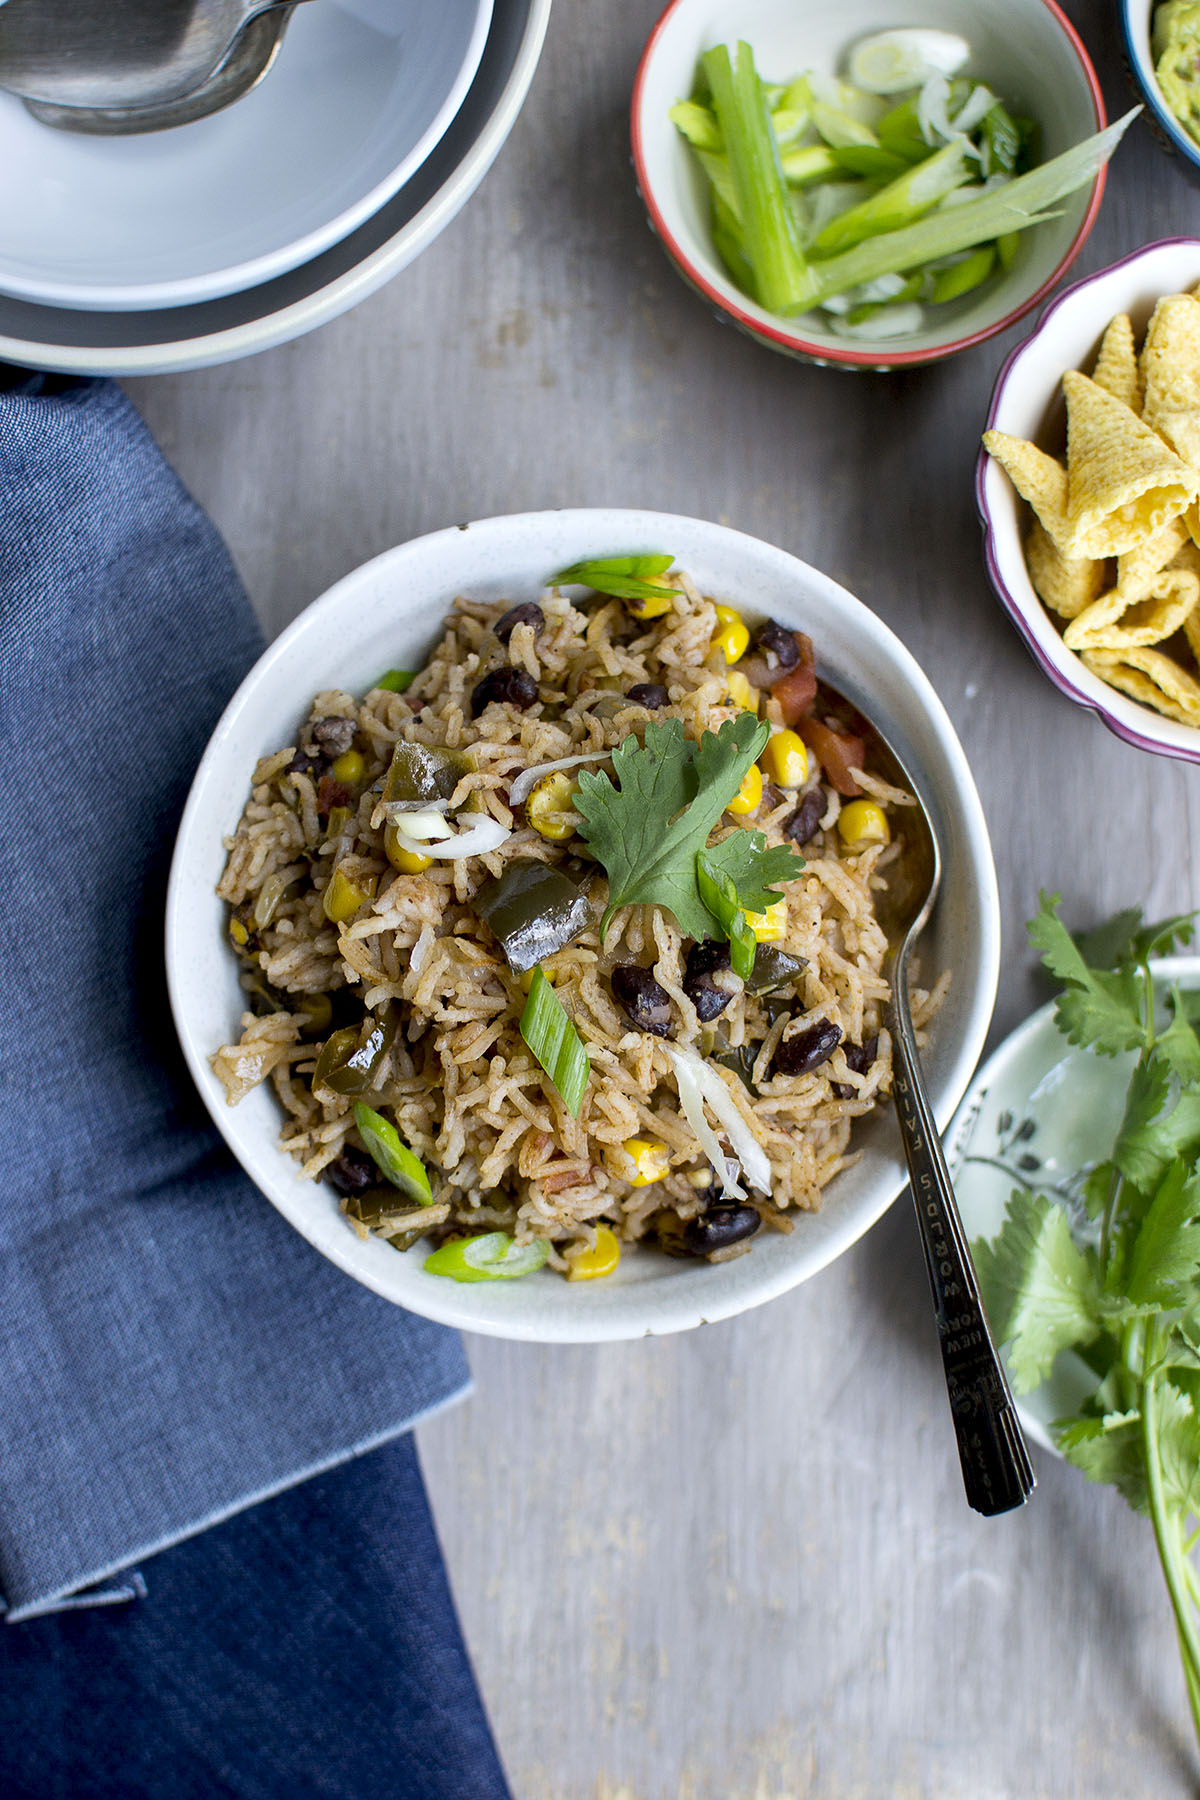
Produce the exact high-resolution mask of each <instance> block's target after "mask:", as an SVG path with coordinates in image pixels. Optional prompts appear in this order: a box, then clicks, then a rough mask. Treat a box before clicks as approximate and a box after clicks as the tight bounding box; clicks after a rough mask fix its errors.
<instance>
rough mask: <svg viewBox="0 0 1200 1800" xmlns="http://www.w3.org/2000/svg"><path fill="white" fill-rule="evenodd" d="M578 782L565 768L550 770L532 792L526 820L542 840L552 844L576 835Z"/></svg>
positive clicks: (527, 804) (526, 804) (528, 800)
mask: <svg viewBox="0 0 1200 1800" xmlns="http://www.w3.org/2000/svg"><path fill="white" fill-rule="evenodd" d="M576 785H577V784H576V782H575V781H574V780H573V779H572V777H571V776H570V775H568V774H567V771H566V770H565V769H551V771H550V773H549V774H548V775H543V776H542V778H541V780H540V781H537V782H535V783H534V785H533V787H532V788H531V789H530V790H529V797H528V799H527V800H526V802H525V817H526V819H527V820H528V821H529V823H530V824H531V825H532V826H533V829H534V830H535V831H536V832H537V833H538V835H539V836H540V837H544V838H546V839H547V840H548V841H549V842H550V843H552V844H561V843H562V842H563V840H564V838H569V837H573V836H574V835H575V820H576V817H577V815H576V812H575V809H574V807H573V806H572V805H571V796H572V794H573V793H574V792H575V789H576Z"/></svg>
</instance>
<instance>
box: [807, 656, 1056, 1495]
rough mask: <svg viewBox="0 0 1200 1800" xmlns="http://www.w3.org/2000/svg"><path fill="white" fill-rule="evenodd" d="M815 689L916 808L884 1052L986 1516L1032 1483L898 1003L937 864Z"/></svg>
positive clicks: (834, 697)
mask: <svg viewBox="0 0 1200 1800" xmlns="http://www.w3.org/2000/svg"><path fill="white" fill-rule="evenodd" d="M821 685H822V690H823V692H824V695H825V696H826V697H827V698H828V699H830V700H831V701H832V702H834V703H835V706H836V707H837V708H839V709H848V710H849V711H851V712H853V713H854V714H855V721H854V729H855V731H857V732H858V733H859V734H860V735H862V736H864V737H865V738H866V740H867V743H868V751H867V755H866V757H865V758H864V760H865V762H866V765H867V766H868V767H869V768H870V769H871V770H872V771H873V772H875V773H877V774H879V775H881V776H882V777H883V778H884V780H885V781H890V782H891V783H893V785H894V786H896V787H900V788H904V789H905V790H906V791H907V792H908V793H910V794H911V795H912V796H913V798H914V799H915V800H916V803H917V804H916V805H915V806H913V807H906V808H905V809H904V821H905V829H904V839H905V843H904V853H903V855H902V856H901V857H899V858H898V859H897V860H896V861H895V862H894V863H892V864H891V866H890V868H889V871H888V874H889V879H888V883H887V886H886V887H885V888H883V889H881V890H880V894H879V898H878V901H877V910H878V915H879V921H880V924H881V925H882V927H883V929H884V931H885V932H886V934H887V939H888V946H889V949H888V969H889V975H890V980H891V989H892V997H891V1001H890V1003H889V1006H888V1009H887V1023H888V1029H889V1030H890V1032H891V1034H892V1044H893V1060H892V1093H893V1096H894V1098H895V1101H896V1113H897V1116H898V1118H899V1121H900V1136H901V1140H902V1142H903V1144H904V1160H905V1162H906V1163H907V1164H908V1174H909V1181H910V1184H911V1188H912V1196H913V1202H914V1204H915V1206H916V1209H917V1223H918V1225H919V1226H920V1230H921V1243H922V1247H923V1248H924V1251H925V1266H926V1268H927V1269H928V1271H929V1285H930V1287H931V1288H932V1290H933V1304H934V1312H935V1316H936V1319H937V1330H938V1341H939V1343H940V1345H941V1350H942V1366H943V1369H944V1371H945V1376H946V1389H947V1392H948V1393H949V1396H950V1411H951V1414H952V1416H953V1419H954V1429H955V1433H956V1434H957V1437H958V1454H959V1460H960V1462H961V1464H962V1472H963V1483H964V1485H965V1487H966V1490H967V1499H968V1501H969V1502H970V1504H971V1505H972V1506H973V1507H974V1508H975V1511H976V1512H979V1513H984V1514H985V1515H987V1516H989V1517H991V1516H993V1515H994V1514H996V1513H1003V1512H1009V1511H1011V1510H1012V1508H1013V1507H1015V1506H1021V1505H1023V1504H1024V1502H1025V1501H1026V1500H1027V1499H1028V1498H1029V1496H1030V1494H1031V1493H1032V1491H1033V1487H1034V1482H1035V1477H1034V1473H1033V1467H1032V1464H1031V1463H1030V1461H1029V1453H1028V1451H1027V1450H1026V1448H1025V1440H1024V1438H1023V1437H1022V1436H1021V1427H1020V1425H1019V1424H1018V1422H1017V1411H1016V1407H1015V1405H1014V1404H1013V1397H1012V1394H1011V1392H1010V1391H1009V1386H1008V1381H1007V1378H1006V1377H1005V1374H1004V1369H1003V1366H1002V1365H1001V1362H1000V1358H999V1356H998V1355H997V1353H996V1347H995V1344H994V1343H993V1342H992V1335H991V1332H990V1330H989V1328H988V1322H987V1317H986V1315H985V1313H984V1310H983V1303H982V1301H981V1299H980V1297H979V1284H978V1282H977V1280H976V1277H975V1269H974V1266H973V1265H972V1262H971V1252H970V1250H969V1249H968V1247H967V1239H966V1234H965V1233H964V1231H963V1227H962V1220H961V1219H960V1217H959V1213H958V1205H957V1203H956V1201H955V1198H954V1188H953V1186H952V1184H951V1181H950V1173H949V1170H948V1169H947V1167H946V1159H945V1157H944V1155H943V1154H942V1145H941V1139H940V1137H939V1136H938V1129H937V1125H936V1123H935V1121H934V1117H933V1113H932V1111H931V1110H930V1106H929V1101H928V1099H927V1097H926V1094H925V1084H924V1080H923V1078H922V1075H921V1065H920V1060H919V1057H918V1054H917V1042H916V1036H915V1033H914V1031H913V1022H912V1012H911V1010H910V1007H909V1001H908V965H909V955H910V952H911V950H912V947H913V944H914V943H915V941H916V939H917V937H918V936H919V935H920V933H921V931H922V930H923V929H924V927H925V925H926V923H927V921H928V919H929V915H930V913H931V912H932V911H933V905H934V901H935V900H936V899H937V895H938V887H939V885H940V883H941V878H942V865H941V856H940V854H939V852H938V843H937V838H936V836H935V835H934V830H933V825H932V823H931V821H930V817H929V814H928V812H927V811H926V808H925V804H924V801H923V800H922V799H921V794H920V790H919V788H918V787H917V784H916V782H915V781H914V780H913V778H912V775H911V774H910V773H909V771H908V769H906V768H905V766H904V764H903V762H902V761H901V759H900V757H899V756H898V755H897V754H896V751H895V750H894V749H893V747H892V745H891V744H890V743H889V742H888V741H887V739H886V738H885V737H884V735H883V733H882V732H881V731H880V730H879V729H878V727H877V726H875V725H873V724H871V722H870V721H869V720H863V719H862V716H861V714H858V713H857V709H856V708H854V707H853V706H852V704H851V703H850V702H848V701H846V700H845V699H844V698H843V697H842V696H841V695H839V694H837V692H836V691H835V690H834V689H832V688H829V687H827V686H826V684H825V683H822V684H821Z"/></svg>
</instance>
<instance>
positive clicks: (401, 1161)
mask: <svg viewBox="0 0 1200 1800" xmlns="http://www.w3.org/2000/svg"><path fill="white" fill-rule="evenodd" d="M354 1123H355V1124H356V1125H357V1126H358V1134H359V1136H360V1137H361V1138H362V1141H363V1143H364V1144H365V1145H366V1147H367V1150H368V1152H369V1153H370V1156H371V1158H372V1160H373V1161H374V1163H375V1166H376V1168H377V1169H378V1170H379V1171H380V1173H381V1174H383V1175H386V1176H387V1178H388V1180H389V1181H390V1182H391V1183H392V1185H393V1187H398V1188H399V1189H400V1192H401V1193H402V1194H407V1195H408V1197H409V1199H410V1200H415V1201H416V1203H417V1205H418V1206H431V1205H432V1204H433V1191H432V1189H431V1188H430V1186H429V1177H428V1175H427V1174H426V1173H425V1166H424V1164H423V1163H422V1162H421V1159H420V1157H419V1156H414V1155H413V1153H412V1151H411V1150H410V1149H409V1147H408V1145H407V1144H405V1143H403V1142H401V1138H400V1133H399V1132H398V1131H397V1130H396V1127H395V1126H394V1125H390V1124H389V1123H388V1121H387V1120H386V1119H385V1118H383V1117H382V1116H381V1115H380V1114H379V1113H377V1112H372V1111H371V1108H370V1107H369V1106H364V1105H363V1103H362V1101H361V1100H360V1101H359V1102H358V1103H357V1105H356V1106H355V1108H354Z"/></svg>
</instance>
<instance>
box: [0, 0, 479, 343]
mask: <svg viewBox="0 0 1200 1800" xmlns="http://www.w3.org/2000/svg"><path fill="white" fill-rule="evenodd" d="M491 10H492V0H440V4H439V5H438V6H436V7H430V6H425V5H423V4H421V0H313V3H312V4H308V5H303V6H298V7H297V8H296V11H295V15H294V17H293V18H292V20H291V23H290V24H289V26H288V30H287V33H286V36H285V38H284V41H283V44H282V46H281V49H280V52H279V56H278V58H277V60H276V62H275V64H274V66H273V68H272V69H271V70H270V72H269V74H268V75H267V77H266V79H265V80H264V81H263V82H262V83H261V84H260V85H259V86H258V87H257V88H255V89H254V90H253V92H251V93H249V94H247V95H246V96H245V97H244V98H243V99H241V100H239V101H237V102H236V103H235V104H234V105H232V106H230V107H228V108H227V109H226V110H224V111H223V112H219V113H215V114H213V115H212V116H211V117H209V118H207V119H199V120H197V121H196V122H195V123H194V124H191V125H182V126H178V127H176V128H175V129H174V130H171V131H161V132H148V133H145V134H142V135H138V136H133V137H90V136H86V135H80V134H77V133H74V132H67V131H57V130H54V129H52V128H50V127H48V126H46V125H42V124H40V123H39V122H38V121H37V120H36V119H35V118H34V117H33V116H32V114H30V113H29V112H27V111H26V109H25V107H24V106H23V105H22V103H21V102H20V101H19V100H18V99H16V98H15V97H14V96H13V95H11V94H4V93H0V168H3V169H4V170H5V177H6V178H5V180H4V181H3V182H2V183H0V290H2V291H3V292H5V293H7V294H11V295H14V296H16V297H19V298H21V299H25V300H32V301H39V302H42V303H44V304H48V305H51V306H65V307H82V308H87V309H93V308H99V309H108V310H111V309H116V310H126V309H131V308H145V307H167V306H183V305H186V304H188V303H190V302H193V301H198V300H207V299H211V298H213V297H214V296H215V295H219V294H228V293H232V292H234V291H235V290H236V289H239V288H245V287H251V286H253V285H254V284H255V283H257V282H264V281H269V280H271V279H272V277H274V276H277V275H280V274H282V273H283V272H284V271H285V270H287V269H292V268H295V267H296V266H297V265H298V264H300V263H302V262H305V261H306V260H307V259H308V258H310V257H314V256H317V255H319V254H320V252H321V251H322V250H325V249H327V248H328V247H329V245H330V244H333V243H336V242H337V240H338V239H339V238H343V237H345V236H346V235H347V233H348V232H351V231H353V229H354V228H355V226H357V225H360V224H361V223H362V222H363V220H364V219H367V218H369V217H370V215H371V214H372V213H373V212H375V211H377V210H378V208H379V207H380V206H382V205H383V203H384V202H385V201H386V200H388V199H389V198H390V197H391V195H393V194H394V193H396V192H397V190H398V189H399V188H401V187H402V186H403V185H404V183H405V182H406V181H407V180H408V179H409V177H410V176H411V175H413V174H414V173H415V171H416V170H417V169H419V167H420V166H421V163H422V162H423V161H424V160H425V158H426V157H427V156H428V155H429V153H430V151H431V150H432V149H433V148H434V146H435V145H436V144H437V143H438V141H439V139H440V138H441V137H442V136H443V135H444V133H445V131H446V129H447V127H448V126H449V124H450V122H451V120H452V119H453V118H454V115H455V114H456V112H457V111H458V109H459V107H460V106H461V105H462V102H463V100H464V98H465V96H466V93H467V90H468V88H469V87H470V85H471V82H472V80H473V78H474V76H475V71H476V69H477V68H478V66H479V60H480V57H481V56H482V54H483V47H484V44H485V42H486V40H487V33H488V25H489V22H490V18H491Z"/></svg>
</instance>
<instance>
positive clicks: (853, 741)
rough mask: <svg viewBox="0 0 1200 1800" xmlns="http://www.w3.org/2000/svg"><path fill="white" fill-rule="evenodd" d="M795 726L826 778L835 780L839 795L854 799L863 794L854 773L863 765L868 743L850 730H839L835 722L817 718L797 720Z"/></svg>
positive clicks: (834, 784)
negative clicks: (829, 723)
mask: <svg viewBox="0 0 1200 1800" xmlns="http://www.w3.org/2000/svg"><path fill="white" fill-rule="evenodd" d="M795 729H796V730H797V731H798V732H799V734H800V736H801V737H802V738H803V739H804V741H805V743H806V744H807V745H808V747H809V749H810V750H811V751H812V752H813V754H814V755H815V756H816V758H817V760H818V762H819V763H820V765H821V767H822V769H823V770H824V771H825V777H826V780H828V781H830V782H832V784H833V786H834V787H835V788H836V789H837V791H838V793H839V794H841V795H842V796H843V797H844V798H845V799H847V800H851V799H854V798H855V797H856V796H857V795H859V794H861V793H862V789H861V788H860V787H859V785H858V783H857V781H855V779H854V776H853V774H852V773H851V771H852V770H854V769H861V768H862V766H863V751H864V748H865V746H864V744H863V740H862V739H861V738H860V737H854V736H853V735H852V734H851V733H850V732H848V731H835V730H834V729H833V726H832V725H826V724H823V723H822V721H821V720H820V719H814V718H802V719H797V720H796V722H795Z"/></svg>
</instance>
